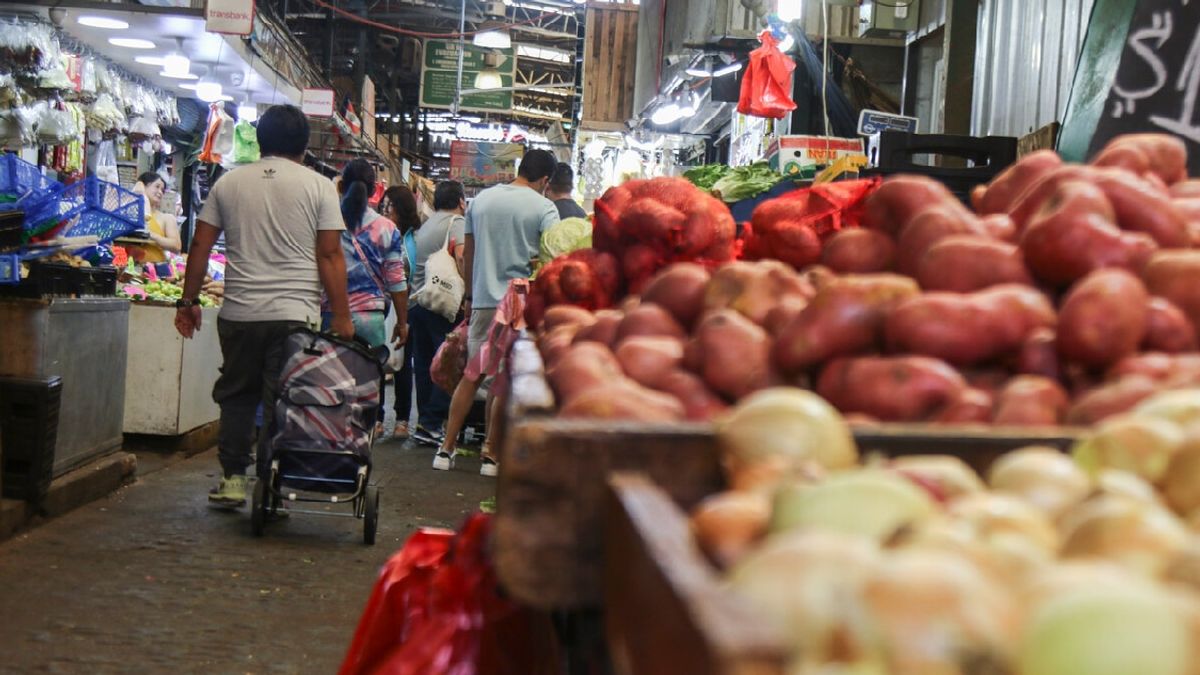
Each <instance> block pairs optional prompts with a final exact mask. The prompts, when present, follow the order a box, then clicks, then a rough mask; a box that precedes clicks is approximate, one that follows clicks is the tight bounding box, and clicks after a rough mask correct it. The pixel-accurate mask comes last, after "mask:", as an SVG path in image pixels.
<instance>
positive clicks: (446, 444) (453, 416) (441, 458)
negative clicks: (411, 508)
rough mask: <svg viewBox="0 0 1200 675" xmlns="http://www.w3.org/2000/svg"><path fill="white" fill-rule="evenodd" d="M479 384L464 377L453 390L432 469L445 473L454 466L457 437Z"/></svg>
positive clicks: (469, 410)
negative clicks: (448, 413)
mask: <svg viewBox="0 0 1200 675" xmlns="http://www.w3.org/2000/svg"><path fill="white" fill-rule="evenodd" d="M479 382H480V380H472V379H470V378H467V377H464V378H463V379H461V380H459V381H458V386H457V387H455V388H454V396H453V397H452V398H451V399H450V416H449V418H447V420H446V430H445V434H444V435H443V437H442V446H441V447H440V448H438V451H437V455H435V456H434V458H433V468H435V469H439V470H441V471H446V470H448V469H450V467H452V466H453V465H454V461H453V457H454V451H455V448H456V446H457V443H458V436H459V434H461V433H462V430H463V425H464V424H465V423H466V421H467V415H469V414H471V406H473V405H475V392H477V391H479Z"/></svg>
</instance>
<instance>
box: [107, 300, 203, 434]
mask: <svg viewBox="0 0 1200 675" xmlns="http://www.w3.org/2000/svg"><path fill="white" fill-rule="evenodd" d="M217 312H218V310H217V309H216V308H215V307H213V308H205V309H203V310H201V313H202V316H203V321H204V325H205V326H206V327H207V330H201V331H200V332H198V333H197V334H196V336H195V338H193V339H191V340H185V339H183V337H181V336H180V335H179V333H178V332H177V331H176V330H175V308H174V306H173V305H165V304H149V303H141V302H134V303H131V308H130V310H129V356H128V360H127V361H126V368H125V370H126V374H125V381H126V395H125V424H124V431H125V433H127V434H151V435H155V436H179V435H182V434H185V433H187V432H189V431H191V430H193V429H196V428H198V427H201V426H204V425H205V424H209V423H211V422H215V421H216V420H217V419H218V418H219V417H220V414H221V411H220V409H219V408H218V407H217V404H216V403H215V402H213V399H212V390H213V385H214V384H215V383H216V381H217V377H218V376H219V375H220V369H221V344H220V342H219V341H218V340H217V331H216V326H217Z"/></svg>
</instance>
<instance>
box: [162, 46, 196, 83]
mask: <svg viewBox="0 0 1200 675" xmlns="http://www.w3.org/2000/svg"><path fill="white" fill-rule="evenodd" d="M191 67H192V62H191V61H189V60H188V57H186V56H184V55H183V54H180V53H178V52H176V53H173V54H167V55H166V56H164V57H163V74H164V75H167V76H168V77H175V78H181V79H187V78H183V76H184V75H187V74H188V70H189V69H191Z"/></svg>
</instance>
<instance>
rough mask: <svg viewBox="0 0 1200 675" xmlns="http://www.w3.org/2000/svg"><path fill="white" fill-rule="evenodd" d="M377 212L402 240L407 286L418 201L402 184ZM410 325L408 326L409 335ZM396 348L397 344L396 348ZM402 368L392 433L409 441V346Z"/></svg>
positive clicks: (382, 201) (390, 191) (391, 191)
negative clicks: (389, 220) (389, 223)
mask: <svg viewBox="0 0 1200 675" xmlns="http://www.w3.org/2000/svg"><path fill="white" fill-rule="evenodd" d="M379 211H380V212H381V213H383V215H385V216H387V217H388V218H390V219H391V220H392V222H393V223H395V224H396V227H397V228H398V229H399V230H400V234H401V235H402V236H403V238H404V263H405V268H404V271H405V274H406V275H407V278H408V279H409V281H410V283H411V280H412V278H413V269H412V261H413V260H414V259H415V258H416V246H417V244H416V239H415V235H416V232H417V229H418V228H420V227H421V216H420V213H419V212H418V211H417V198H416V196H415V195H414V194H413V192H412V190H410V189H408V187H407V186H404V185H393V186H391V187H389V188H388V189H387V191H385V192H384V193H383V198H382V199H380V200H379ZM411 334H412V326H411V325H410V326H409V335H411ZM397 346H399V345H397ZM403 364H404V365H403V366H402V367H401V368H400V370H399V371H397V372H396V374H395V376H394V378H395V379H394V381H393V384H394V387H395V410H396V426H395V428H394V429H393V431H392V436H393V437H394V438H408V437H409V434H410V431H411V430H410V429H409V428H408V423H409V420H410V419H411V418H412V413H413V354H412V349H411V348H410V346H409V345H408V344H405V346H404V359H403Z"/></svg>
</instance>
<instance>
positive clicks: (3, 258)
mask: <svg viewBox="0 0 1200 675" xmlns="http://www.w3.org/2000/svg"><path fill="white" fill-rule="evenodd" d="M19 283H21V258H20V257H19V256H18V255H17V254H16V253H0V284H19Z"/></svg>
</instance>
